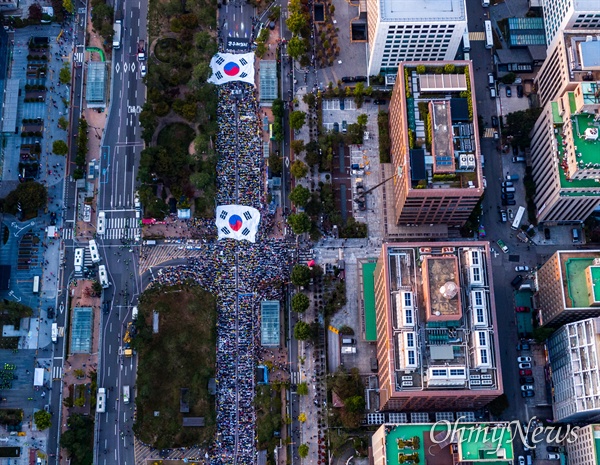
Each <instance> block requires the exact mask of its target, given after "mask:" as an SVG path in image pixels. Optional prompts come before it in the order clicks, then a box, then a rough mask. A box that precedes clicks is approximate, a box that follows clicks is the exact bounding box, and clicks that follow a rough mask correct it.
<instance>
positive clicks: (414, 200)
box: [385, 61, 483, 237]
mask: <svg viewBox="0 0 600 465" xmlns="http://www.w3.org/2000/svg"><path fill="white" fill-rule="evenodd" d="M472 76H473V72H472V68H471V62H470V61H455V62H436V63H425V62H418V63H416V62H415V63H404V64H402V65H401V67H400V70H399V71H398V77H397V79H396V84H395V87H394V93H393V95H392V100H391V102H390V112H389V119H390V123H389V127H390V143H391V159H392V160H391V161H392V163H393V166H394V174H395V175H396V178H395V179H394V183H393V185H392V183H390V184H389V185H387V186H385V189H386V195H385V197H386V213H385V214H386V222H388V223H394V224H396V225H398V226H402V227H405V228H407V227H408V228H407V229H409V228H410V227H429V226H431V225H439V224H444V225H448V227H459V226H462V225H463V224H464V223H465V221H466V220H467V219H468V218H469V216H470V215H471V212H472V211H473V209H474V208H475V206H476V205H477V203H478V202H479V200H480V198H481V196H482V194H483V176H482V170H481V168H482V166H481V165H482V157H481V150H480V145H479V128H478V121H477V110H476V105H475V103H474V102H476V97H475V94H474V89H475V86H474V84H473V80H472ZM442 95H443V97H442ZM389 191H392V192H389ZM408 236H409V234H407V235H406V236H405V237H408Z"/></svg>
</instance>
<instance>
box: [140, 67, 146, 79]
mask: <svg viewBox="0 0 600 465" xmlns="http://www.w3.org/2000/svg"><path fill="white" fill-rule="evenodd" d="M140 75H141V76H142V77H146V65H140Z"/></svg>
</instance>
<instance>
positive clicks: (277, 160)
mask: <svg viewBox="0 0 600 465" xmlns="http://www.w3.org/2000/svg"><path fill="white" fill-rule="evenodd" d="M282 169H283V159H282V158H281V157H280V156H279V155H278V154H277V153H271V154H270V155H269V173H271V174H272V175H273V176H281V171H282Z"/></svg>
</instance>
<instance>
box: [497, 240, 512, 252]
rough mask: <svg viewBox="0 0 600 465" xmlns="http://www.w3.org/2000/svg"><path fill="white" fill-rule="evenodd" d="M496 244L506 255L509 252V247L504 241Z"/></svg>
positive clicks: (498, 241)
mask: <svg viewBox="0 0 600 465" xmlns="http://www.w3.org/2000/svg"><path fill="white" fill-rule="evenodd" d="M496 243H497V244H498V247H500V249H502V252H504V253H508V252H509V250H508V247H507V245H506V244H505V243H504V241H503V240H502V239H498V240H497V241H496Z"/></svg>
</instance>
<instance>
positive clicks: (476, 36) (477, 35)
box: [469, 31, 485, 40]
mask: <svg viewBox="0 0 600 465" xmlns="http://www.w3.org/2000/svg"><path fill="white" fill-rule="evenodd" d="M469 40H485V32H483V31H481V32H469Z"/></svg>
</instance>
